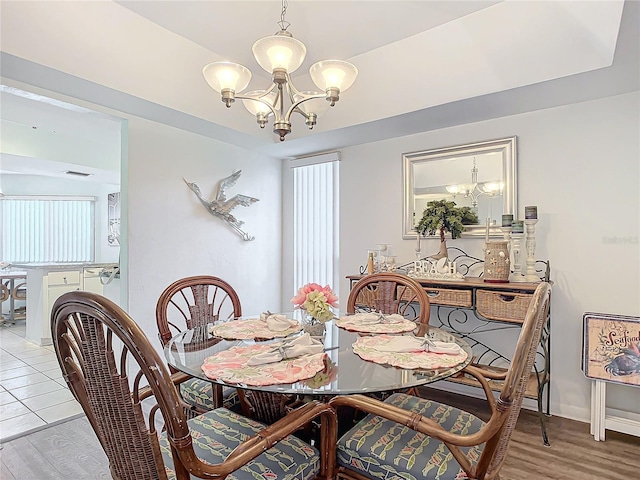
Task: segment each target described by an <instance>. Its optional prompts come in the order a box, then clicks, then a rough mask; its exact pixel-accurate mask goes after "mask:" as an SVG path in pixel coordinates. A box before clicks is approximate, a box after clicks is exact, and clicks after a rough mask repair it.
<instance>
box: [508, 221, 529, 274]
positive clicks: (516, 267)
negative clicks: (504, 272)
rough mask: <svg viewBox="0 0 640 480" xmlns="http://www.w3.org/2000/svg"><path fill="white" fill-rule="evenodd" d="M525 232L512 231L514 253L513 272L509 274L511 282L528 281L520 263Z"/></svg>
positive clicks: (512, 249)
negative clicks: (521, 245)
mask: <svg viewBox="0 0 640 480" xmlns="http://www.w3.org/2000/svg"><path fill="white" fill-rule="evenodd" d="M523 236H524V233H521V232H514V231H513V230H512V231H511V242H512V245H511V252H512V253H513V273H512V274H511V275H509V281H510V282H526V280H525V277H524V275H523V273H522V272H521V269H522V265H520V240H522V237H523Z"/></svg>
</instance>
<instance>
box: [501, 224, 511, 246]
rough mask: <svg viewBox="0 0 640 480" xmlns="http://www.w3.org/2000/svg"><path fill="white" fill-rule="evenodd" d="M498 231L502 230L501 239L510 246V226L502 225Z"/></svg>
mask: <svg viewBox="0 0 640 480" xmlns="http://www.w3.org/2000/svg"><path fill="white" fill-rule="evenodd" d="M500 230H502V238H504V241H505V242H507V245H508V246H510V242H511V225H509V226H508V227H506V226H504V225H503V226H502V227H501V228H500Z"/></svg>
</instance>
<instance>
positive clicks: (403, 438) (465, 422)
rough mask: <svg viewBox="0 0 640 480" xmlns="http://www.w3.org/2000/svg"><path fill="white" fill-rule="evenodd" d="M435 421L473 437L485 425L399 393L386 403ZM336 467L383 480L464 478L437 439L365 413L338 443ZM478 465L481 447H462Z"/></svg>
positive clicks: (452, 430)
mask: <svg viewBox="0 0 640 480" xmlns="http://www.w3.org/2000/svg"><path fill="white" fill-rule="evenodd" d="M385 403H390V404H392V405H395V406H397V407H400V408H403V409H405V410H409V411H412V412H417V413H420V414H421V415H423V416H424V417H427V418H431V419H432V420H435V421H436V422H438V423H439V424H440V425H442V427H443V428H445V429H446V430H448V431H450V432H453V433H458V434H471V433H475V432H477V431H478V430H480V428H481V427H482V425H484V422H483V421H482V420H480V419H479V418H477V417H475V416H473V415H471V414H470V413H467V412H464V411H462V410H458V409H457V408H454V407H451V406H449V405H443V404H441V403H438V402H433V401H430V400H425V399H422V398H418V397H414V396H411V395H405V394H402V393H395V394H393V395H391V396H390V397H389V398H388V399H386V400H385ZM337 448H338V465H341V466H344V467H346V468H348V469H350V470H353V471H356V472H358V473H360V474H362V475H365V476H367V477H369V478H379V479H385V480H396V479H402V480H418V479H425V480H462V479H464V478H467V477H466V474H465V473H464V471H463V470H461V469H460V466H459V465H458V462H456V460H455V458H454V457H453V456H452V455H451V452H450V451H449V449H448V448H447V447H446V446H445V445H444V444H443V443H442V442H440V441H439V440H436V439H435V438H432V437H428V436H426V435H424V434H422V433H419V432H416V431H415V430H411V429H410V428H408V427H405V426H403V425H400V424H398V423H396V422H393V421H391V420H386V419H384V418H382V417H379V416H377V415H367V416H366V417H365V418H364V419H362V420H361V421H360V422H358V424H357V425H356V426H354V427H353V428H352V429H351V430H349V431H348V432H347V433H345V434H344V435H343V436H342V438H341V439H340V440H339V441H338V445H337ZM462 450H463V451H464V452H465V453H466V454H467V456H468V457H469V458H470V459H472V460H473V461H477V460H478V459H479V457H480V453H481V452H482V447H471V448H468V447H467V448H462Z"/></svg>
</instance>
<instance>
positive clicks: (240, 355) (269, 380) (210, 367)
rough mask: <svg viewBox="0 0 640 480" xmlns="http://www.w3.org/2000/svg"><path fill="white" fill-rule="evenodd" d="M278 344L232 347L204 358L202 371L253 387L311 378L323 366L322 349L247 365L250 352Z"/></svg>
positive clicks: (226, 381)
mask: <svg viewBox="0 0 640 480" xmlns="http://www.w3.org/2000/svg"><path fill="white" fill-rule="evenodd" d="M277 346H278V344H277V343H271V344H256V345H248V346H238V347H231V348H229V349H228V350H225V351H223V352H218V353H216V354H215V355H212V356H210V357H207V358H206V359H205V360H204V363H203V365H202V371H203V372H204V374H205V375H206V376H207V377H208V378H211V379H212V380H221V381H223V382H225V383H240V384H245V385H253V386H256V385H278V384H281V383H295V382H299V381H301V380H306V379H308V378H311V377H313V376H314V375H315V374H316V373H318V372H320V371H323V370H324V369H325V365H326V361H327V354H326V353H325V352H321V353H316V354H313V355H305V356H302V357H297V358H293V359H290V360H282V361H280V362H275V363H267V364H263V365H255V366H250V365H247V361H248V360H249V359H250V358H251V357H252V356H253V355H257V354H259V353H266V352H269V351H270V350H272V349H273V348H274V347H277Z"/></svg>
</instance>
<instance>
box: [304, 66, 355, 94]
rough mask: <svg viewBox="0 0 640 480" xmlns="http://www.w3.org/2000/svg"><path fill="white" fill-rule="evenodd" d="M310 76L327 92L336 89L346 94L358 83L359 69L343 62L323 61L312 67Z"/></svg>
mask: <svg viewBox="0 0 640 480" xmlns="http://www.w3.org/2000/svg"><path fill="white" fill-rule="evenodd" d="M309 75H311V80H313V83H315V84H316V86H317V87H318V88H320V89H322V90H324V91H325V92H326V91H327V90H330V89H334V88H335V89H338V90H340V91H341V92H344V91H345V90H347V89H348V88H349V87H350V86H351V85H353V82H355V81H356V77H357V76H358V69H357V68H356V67H355V65H353V64H351V63H349V62H345V61H343V60H321V61H320V62H316V63H314V64H313V65H311V68H310V69H309Z"/></svg>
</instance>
